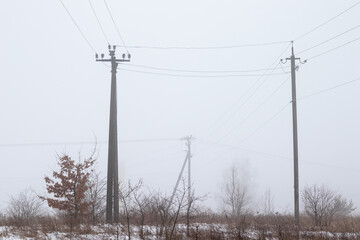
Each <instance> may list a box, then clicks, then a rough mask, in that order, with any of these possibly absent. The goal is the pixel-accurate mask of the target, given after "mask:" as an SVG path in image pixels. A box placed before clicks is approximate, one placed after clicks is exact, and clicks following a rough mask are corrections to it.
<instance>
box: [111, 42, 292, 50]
mask: <svg viewBox="0 0 360 240" xmlns="http://www.w3.org/2000/svg"><path fill="white" fill-rule="evenodd" d="M289 42H290V41H278V42H268V43H254V44H238V45H228V46H208V47H183V46H167V47H161V46H143V45H134V46H127V48H133V49H135V48H142V49H157V50H217V49H232V48H244V47H261V46H269V45H279V44H284V43H289ZM116 46H117V47H124V46H121V45H116Z"/></svg>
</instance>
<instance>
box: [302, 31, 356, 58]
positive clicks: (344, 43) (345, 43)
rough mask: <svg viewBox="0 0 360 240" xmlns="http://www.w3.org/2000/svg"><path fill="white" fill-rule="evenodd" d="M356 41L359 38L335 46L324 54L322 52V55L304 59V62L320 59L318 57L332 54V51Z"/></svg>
mask: <svg viewBox="0 0 360 240" xmlns="http://www.w3.org/2000/svg"><path fill="white" fill-rule="evenodd" d="M358 40H360V37H357V38H355V39H353V40H351V41H349V42H346V43H344V44H341V45H339V46H337V47H335V48H332V49H330V50H328V51H325V52H323V53H320V54H318V55H315V56H312V57H309V58H307V59H306V61H309V60H311V59H314V58H317V57H320V56H322V55H325V54H327V53H330V52H332V51H335V50H337V49H339V48H341V47H344V46H346V45H348V44H350V43H353V42H356V41H358Z"/></svg>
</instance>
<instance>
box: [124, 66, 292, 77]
mask: <svg viewBox="0 0 360 240" xmlns="http://www.w3.org/2000/svg"><path fill="white" fill-rule="evenodd" d="M118 69H120V70H123V71H127V72H136V73H144V74H152V75H161V76H169V77H184V78H220V77H225V78H227V77H259V76H279V75H284V74H288V73H271V74H265V75H264V74H229V75H181V74H170V73H158V72H148V71H140V70H131V69H125V68H120V67H118Z"/></svg>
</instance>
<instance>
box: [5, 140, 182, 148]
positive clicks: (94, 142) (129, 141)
mask: <svg viewBox="0 0 360 240" xmlns="http://www.w3.org/2000/svg"><path fill="white" fill-rule="evenodd" d="M166 141H181V138H149V139H127V140H119V141H118V142H119V143H146V142H166ZM96 143H100V144H107V143H108V141H77V142H76V141H75V142H38V143H2V144H0V147H30V146H52V145H89V144H96Z"/></svg>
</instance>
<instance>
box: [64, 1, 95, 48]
mask: <svg viewBox="0 0 360 240" xmlns="http://www.w3.org/2000/svg"><path fill="white" fill-rule="evenodd" d="M59 1H60V3H61V5H62V6H63V7H64V9H65V10H66V12H67V13H68V15H69V16H70V18H71V20H72V22H73V23H74V25H75V26H76V28H77V30H78V31H79V32H80V34H81V36H82V37H83V38H84V39H85V41H86V42H87V44H88V45H89V47H90V48H91V49H92V50H93V51H94V52H96V51H95V48H94V47H93V46H92V45H91V43H90V42H89V40H88V39H87V37H86V36H85V34H84V33H83V31H81V29H80V27H79V25H78V24H77V23H76V21H75V19H74V18H73V16H72V15H71V13H70V12H69V10H68V9H67V8H66V6H65V4H64V3H63V1H62V0H59Z"/></svg>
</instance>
